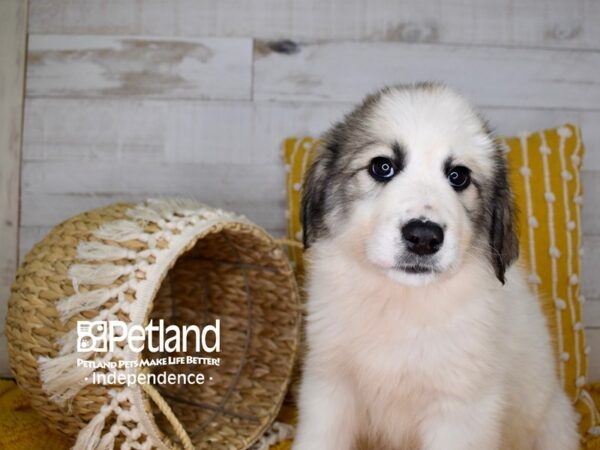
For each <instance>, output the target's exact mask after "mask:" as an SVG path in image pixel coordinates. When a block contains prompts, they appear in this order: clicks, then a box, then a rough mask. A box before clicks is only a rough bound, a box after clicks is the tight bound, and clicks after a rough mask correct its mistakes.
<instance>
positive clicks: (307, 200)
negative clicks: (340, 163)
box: [300, 148, 332, 248]
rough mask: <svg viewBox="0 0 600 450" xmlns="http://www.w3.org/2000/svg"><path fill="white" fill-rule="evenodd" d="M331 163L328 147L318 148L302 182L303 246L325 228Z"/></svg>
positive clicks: (318, 235) (324, 230)
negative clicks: (317, 152)
mask: <svg viewBox="0 0 600 450" xmlns="http://www.w3.org/2000/svg"><path fill="white" fill-rule="evenodd" d="M331 164H332V154H331V152H330V150H329V149H325V148H319V154H318V155H317V157H316V158H315V160H314V161H313V163H312V165H311V166H310V169H309V170H308V173H307V174H306V176H305V178H304V182H303V183H302V209H301V213H300V221H301V222H302V242H303V243H304V248H309V247H310V245H311V244H312V243H313V242H314V241H315V240H316V239H318V238H319V237H320V236H321V235H322V234H324V233H325V232H326V230H327V227H326V225H325V212H326V208H327V206H326V203H327V197H328V194H327V192H328V191H329V189H330V180H329V177H328V176H327V172H328V167H330V166H331Z"/></svg>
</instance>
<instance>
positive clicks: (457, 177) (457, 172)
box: [448, 166, 471, 191]
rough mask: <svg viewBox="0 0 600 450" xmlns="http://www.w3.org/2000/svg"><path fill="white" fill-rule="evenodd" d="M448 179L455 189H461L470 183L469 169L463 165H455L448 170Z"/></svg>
mask: <svg viewBox="0 0 600 450" xmlns="http://www.w3.org/2000/svg"><path fill="white" fill-rule="evenodd" d="M448 181H449V182H450V186H452V187H453V188H454V190H455V191H462V190H464V189H466V188H467V187H469V184H471V171H470V170H469V169H468V168H467V167H465V166H455V167H453V168H452V169H450V170H449V171H448Z"/></svg>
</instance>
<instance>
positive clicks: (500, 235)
mask: <svg viewBox="0 0 600 450" xmlns="http://www.w3.org/2000/svg"><path fill="white" fill-rule="evenodd" d="M507 171H508V170H507V165H506V161H505V160H504V157H503V156H502V155H501V153H500V151H499V152H498V155H497V161H496V176H495V180H494V188H493V193H492V196H491V199H490V200H491V201H490V209H489V212H490V214H489V215H490V217H489V245H490V260H491V263H492V266H493V267H494V271H495V273H496V277H497V278H498V280H500V282H501V283H502V284H504V282H505V277H504V274H505V272H506V269H508V267H509V266H510V265H511V264H512V263H513V262H514V261H515V260H516V259H517V258H518V256H519V238H518V235H517V230H516V224H515V215H516V213H515V208H514V202H513V197H512V192H511V190H510V186H509V183H508V176H507Z"/></svg>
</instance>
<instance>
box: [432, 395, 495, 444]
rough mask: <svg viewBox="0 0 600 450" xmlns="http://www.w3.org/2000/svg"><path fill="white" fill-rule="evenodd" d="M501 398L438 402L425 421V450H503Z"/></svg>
mask: <svg viewBox="0 0 600 450" xmlns="http://www.w3.org/2000/svg"><path fill="white" fill-rule="evenodd" d="M501 410H502V405H501V401H500V396H499V395H496V394H491V395H486V396H484V397H481V398H479V399H477V400H475V401H472V402H462V401H457V400H454V399H451V400H442V401H440V402H436V405H435V407H434V408H432V411H431V412H430V414H428V415H427V419H426V420H425V421H424V422H423V424H422V428H421V436H422V441H423V449H424V450H481V449H485V450H499V449H500V445H501V417H500V415H501Z"/></svg>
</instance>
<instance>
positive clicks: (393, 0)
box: [30, 0, 600, 49]
mask: <svg viewBox="0 0 600 450" xmlns="http://www.w3.org/2000/svg"><path fill="white" fill-rule="evenodd" d="M31 3H32V5H31V10H32V13H31V24H30V30H31V32H33V33H71V34H73V33H74V34H77V33H79V34H81V33H94V34H138V35H139V34H142V35H144V34H156V35H168V36H198V35H204V36H242V37H247V36H251V37H258V38H263V39H295V40H300V41H323V40H356V41H359V40H361V41H382V40H383V41H394V42H440V43H463V44H468V45H472V44H492V45H511V46H513V45H514V46H532V47H567V48H588V49H590V48H593V49H597V48H599V46H600V29H599V27H598V26H597V17H598V14H599V11H600V4H599V3H598V2H597V1H595V0H578V1H572V0H520V1H518V2H516V1H513V0H483V1H472V0H458V1H452V2H447V1H432V2H415V1H414V0H328V1H322V0H303V1H301V2H298V1H294V0H248V1H245V2H241V3H240V2H238V1H235V0H207V1H202V2H199V1H194V0H171V1H170V2H169V6H168V7H165V6H164V5H165V4H164V2H162V1H157V0H137V1H134V0H105V1H102V2H91V1H84V0H32V2H31Z"/></svg>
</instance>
